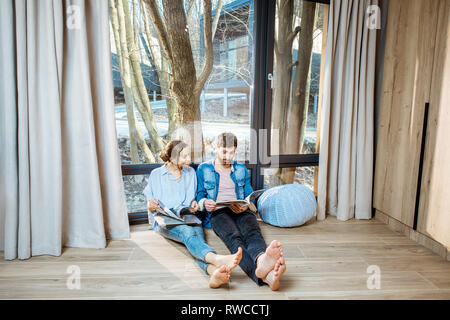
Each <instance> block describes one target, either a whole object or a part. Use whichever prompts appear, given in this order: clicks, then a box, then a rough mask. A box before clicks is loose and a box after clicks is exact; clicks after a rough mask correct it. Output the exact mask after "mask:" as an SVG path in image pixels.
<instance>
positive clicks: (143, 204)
mask: <svg viewBox="0 0 450 320" xmlns="http://www.w3.org/2000/svg"><path fill="white" fill-rule="evenodd" d="M147 177H148V175H133V176H123V184H124V188H125V197H126V201H127V208H128V213H133V212H142V211H147V200H146V198H145V196H144V194H143V193H142V192H143V191H144V188H145V187H146V186H147Z"/></svg>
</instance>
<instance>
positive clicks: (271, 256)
mask: <svg viewBox="0 0 450 320" xmlns="http://www.w3.org/2000/svg"><path fill="white" fill-rule="evenodd" d="M282 256H283V245H282V244H281V243H280V242H279V241H277V240H273V241H272V242H271V243H270V245H269V246H268V247H267V249H266V252H264V253H263V254H262V255H261V256H260V257H259V258H258V260H257V262H256V270H255V274H256V276H257V277H258V278H260V279H264V278H265V277H266V276H267V274H268V273H269V272H270V271H271V270H272V269H273V268H274V266H275V264H276V263H277V260H278V259H280V258H281V257H282Z"/></svg>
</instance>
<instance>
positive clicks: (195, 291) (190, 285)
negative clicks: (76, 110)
mask: <svg viewBox="0 0 450 320" xmlns="http://www.w3.org/2000/svg"><path fill="white" fill-rule="evenodd" d="M261 227H262V229H263V233H264V235H265V238H266V241H267V242H268V243H269V242H270V241H271V240H273V239H278V240H280V241H281V242H282V243H283V244H284V248H285V250H284V251H285V257H286V260H287V272H286V273H285V275H284V277H283V278H282V284H281V289H280V290H279V291H278V292H272V291H271V290H270V289H269V288H268V287H267V286H265V287H258V286H257V285H256V284H255V283H253V281H252V280H250V279H249V278H248V277H247V276H246V275H245V274H244V273H243V272H242V270H241V269H240V268H239V267H238V268H236V269H235V270H234V271H233V273H232V280H231V282H230V283H229V284H228V285H226V286H225V287H222V288H219V289H214V290H213V289H209V288H208V287H207V284H208V278H207V276H206V275H205V274H204V273H203V272H202V271H201V270H200V268H199V267H198V265H197V264H196V263H195V261H194V260H193V259H192V258H191V256H190V255H189V253H188V252H187V251H186V249H185V248H184V247H183V246H182V245H179V244H177V243H175V242H172V241H169V240H166V239H164V238H162V237H161V236H159V235H158V234H155V233H154V232H153V231H150V230H148V226H147V225H140V226H133V227H132V234H131V239H130V240H121V241H111V242H110V243H109V244H108V247H107V248H106V249H79V248H66V249H65V250H64V252H63V254H62V255H61V256H60V257H52V256H37V257H33V258H31V259H29V260H26V261H18V260H15V261H5V260H4V259H3V253H0V254H1V255H2V257H1V258H0V299H23V298H26V299H30V298H31V299H32V298H39V299H42V298H44V299H61V298H63V299H74V298H75V299H76V298H84V299H110V298H113V299H224V300H225V299H450V262H448V261H446V260H444V259H442V258H441V257H439V256H437V255H436V254H434V253H433V252H432V251H430V250H428V249H426V248H425V247H422V246H420V245H418V244H417V243H415V242H413V241H412V240H409V239H407V238H406V237H405V236H403V235H401V234H398V233H395V232H394V231H391V230H390V229H389V228H388V227H387V226H386V225H384V224H382V223H381V222H379V221H377V220H369V221H366V220H350V221H347V222H340V221H337V220H336V219H335V218H333V217H329V218H327V219H326V220H325V221H322V222H317V221H313V222H310V223H308V224H307V225H304V226H302V227H298V228H289V229H282V228H275V227H271V226H268V225H266V224H263V223H261ZM210 231H211V230H207V233H206V234H207V240H208V242H209V243H210V244H211V246H212V247H213V248H215V249H216V250H217V251H218V252H219V253H227V250H226V248H225V246H224V245H223V244H222V242H221V241H220V239H218V238H217V237H216V236H215V235H214V233H213V232H210ZM71 265H76V266H78V267H79V268H80V270H81V289H80V290H69V289H68V288H67V279H68V276H69V274H67V268H68V267H69V266H71ZM370 265H377V266H378V267H379V268H380V271H381V275H380V280H381V282H380V285H381V287H380V289H372V290H369V289H368V288H367V279H368V277H369V276H370V274H368V273H367V268H368V266H370Z"/></svg>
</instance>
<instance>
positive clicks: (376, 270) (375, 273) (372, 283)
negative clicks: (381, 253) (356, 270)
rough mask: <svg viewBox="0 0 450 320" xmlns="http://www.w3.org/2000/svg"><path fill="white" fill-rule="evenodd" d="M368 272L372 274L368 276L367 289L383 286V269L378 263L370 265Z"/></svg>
mask: <svg viewBox="0 0 450 320" xmlns="http://www.w3.org/2000/svg"><path fill="white" fill-rule="evenodd" d="M367 273H369V274H370V276H369V277H368V278H367V282H366V283H367V289H369V290H374V289H377V290H378V289H380V288H381V269H380V267H379V266H377V265H370V266H368V267H367Z"/></svg>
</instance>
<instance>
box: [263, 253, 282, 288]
mask: <svg viewBox="0 0 450 320" xmlns="http://www.w3.org/2000/svg"><path fill="white" fill-rule="evenodd" d="M285 271H286V264H285V260H284V258H280V259H278V260H277V262H276V263H275V267H274V268H273V270H271V271H270V272H269V273H268V274H267V277H266V278H265V279H264V280H263V281H264V282H265V283H267V284H268V285H269V287H270V289H272V291H277V290H278V288H280V278H281V276H282V275H283V273H284V272H285Z"/></svg>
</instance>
